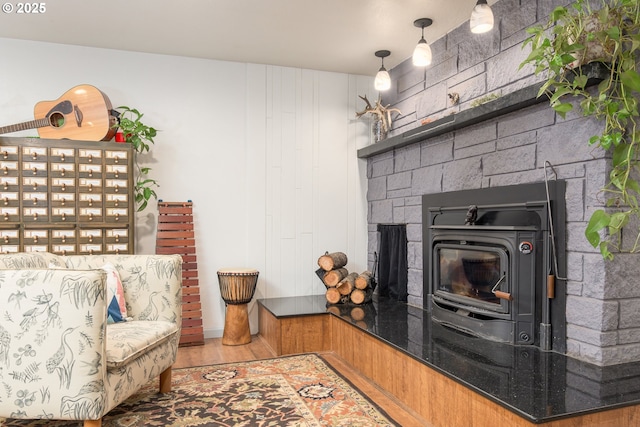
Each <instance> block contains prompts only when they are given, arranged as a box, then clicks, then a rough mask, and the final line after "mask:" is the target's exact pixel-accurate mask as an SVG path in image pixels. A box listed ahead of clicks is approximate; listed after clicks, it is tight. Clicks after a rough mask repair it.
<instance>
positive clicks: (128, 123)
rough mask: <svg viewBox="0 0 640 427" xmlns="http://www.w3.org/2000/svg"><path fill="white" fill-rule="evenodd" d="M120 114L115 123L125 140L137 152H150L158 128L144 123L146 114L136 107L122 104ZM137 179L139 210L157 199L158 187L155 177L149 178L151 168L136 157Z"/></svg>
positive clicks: (136, 192) (135, 185) (136, 198)
mask: <svg viewBox="0 0 640 427" xmlns="http://www.w3.org/2000/svg"><path fill="white" fill-rule="evenodd" d="M116 110H117V112H118V113H119V115H118V123H117V124H116V125H115V126H117V127H118V128H119V131H118V132H122V135H123V137H124V142H128V143H130V144H131V145H132V146H133V149H134V150H135V151H136V153H144V152H148V151H149V150H150V148H151V146H150V144H154V143H155V141H154V140H153V139H154V138H155V137H156V135H157V132H158V131H157V130H156V129H155V128H153V127H151V126H147V125H146V124H144V123H143V122H142V121H141V119H142V117H143V116H144V114H142V113H141V112H140V111H138V110H137V109H135V108H131V107H127V106H120V107H118V108H116ZM135 165H136V171H135V172H136V181H135V184H134V189H133V190H134V197H135V201H136V204H137V205H138V212H140V211H143V210H144V209H145V208H146V207H147V205H148V203H149V200H150V199H151V197H153V198H155V199H157V198H158V195H157V194H156V192H155V190H154V187H158V182H157V181H156V180H155V179H152V178H149V177H148V174H149V171H150V170H151V168H149V167H142V166H140V164H139V163H138V160H137V158H136V160H135Z"/></svg>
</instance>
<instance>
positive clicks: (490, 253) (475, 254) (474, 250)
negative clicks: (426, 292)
mask: <svg viewBox="0 0 640 427" xmlns="http://www.w3.org/2000/svg"><path fill="white" fill-rule="evenodd" d="M434 249H435V250H434V252H433V256H434V267H435V268H434V271H433V274H434V290H433V296H434V298H435V299H436V300H437V301H439V302H441V303H442V302H448V303H449V304H451V305H454V306H455V307H457V308H463V309H465V308H469V309H471V311H474V310H473V309H474V308H479V309H482V310H489V311H492V312H496V313H508V312H509V304H508V301H506V300H504V299H501V298H498V297H497V296H496V295H495V292H496V291H502V292H510V290H509V288H510V281H509V265H508V257H507V253H506V251H505V250H504V249H503V248H500V247H491V246H476V245H460V244H445V243H439V244H436V245H435V248H434Z"/></svg>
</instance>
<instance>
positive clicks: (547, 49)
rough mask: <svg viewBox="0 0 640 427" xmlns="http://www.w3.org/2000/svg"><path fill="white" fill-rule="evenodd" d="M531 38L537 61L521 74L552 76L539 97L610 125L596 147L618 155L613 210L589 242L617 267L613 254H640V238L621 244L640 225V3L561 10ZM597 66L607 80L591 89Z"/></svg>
mask: <svg viewBox="0 0 640 427" xmlns="http://www.w3.org/2000/svg"><path fill="white" fill-rule="evenodd" d="M528 32H529V33H530V34H532V37H531V38H529V39H527V40H526V41H525V42H524V44H523V47H525V46H528V45H530V46H531V54H530V55H529V56H528V58H527V59H526V60H525V61H524V62H523V63H522V64H521V65H520V67H521V68H522V67H523V66H525V65H527V64H532V65H534V67H535V73H536V74H542V73H546V79H545V80H544V82H543V85H542V87H541V89H540V91H539V93H538V96H542V95H545V94H546V95H547V96H548V97H549V102H550V105H551V107H552V108H553V109H554V110H555V111H556V112H557V113H558V114H559V115H560V116H561V117H563V118H564V117H565V115H566V113H568V112H569V111H571V110H572V108H573V104H572V103H571V102H570V101H571V100H572V99H574V98H572V97H577V98H578V99H579V100H580V107H581V109H582V112H583V114H584V115H585V116H593V117H596V118H598V119H601V120H603V121H604V130H603V131H602V134H600V135H595V136H593V137H591V138H590V139H589V141H588V143H589V144H591V145H594V146H599V147H601V148H603V149H604V150H606V151H609V153H610V154H609V156H608V157H609V158H610V160H611V171H610V173H609V182H608V183H607V185H606V186H605V188H603V189H602V191H603V193H604V194H605V195H606V200H605V206H606V208H607V209H598V210H596V211H595V212H593V214H592V216H591V218H590V220H589V223H588V225H587V228H586V230H585V236H586V237H587V240H588V241H589V243H591V245H593V247H595V248H599V250H600V252H601V254H602V256H603V257H604V258H605V259H612V258H613V251H628V252H638V251H639V250H640V230H636V231H635V235H636V238H635V241H634V242H633V243H632V244H630V245H628V246H627V245H625V247H624V248H622V247H621V246H620V245H621V239H620V237H621V235H622V231H623V229H624V228H625V227H627V226H630V225H631V224H632V223H633V221H632V219H635V220H636V223H637V221H638V220H640V205H639V203H638V197H639V196H640V182H639V174H638V172H639V168H638V166H639V163H638V161H639V154H640V113H639V110H638V95H639V94H640V75H639V74H638V72H637V59H638V58H637V55H638V48H639V47H640V2H638V1H637V0H602V7H601V8H600V9H592V8H591V6H590V3H589V1H588V0H577V1H576V2H575V3H574V4H572V5H571V6H569V7H558V8H556V9H555V10H554V11H553V12H552V13H551V15H550V17H549V20H548V22H547V23H546V24H545V25H540V26H535V27H532V28H530V29H528ZM594 61H595V62H596V63H597V64H599V65H598V66H599V67H601V68H602V69H603V70H604V72H603V73H601V75H600V76H599V78H601V79H602V80H601V81H600V83H599V84H598V85H597V86H589V83H590V77H591V74H590V67H588V66H587V64H588V63H594Z"/></svg>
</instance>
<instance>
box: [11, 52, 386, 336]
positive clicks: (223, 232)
mask: <svg viewBox="0 0 640 427" xmlns="http://www.w3.org/2000/svg"><path fill="white" fill-rule="evenodd" d="M0 51H1V52H3V62H2V65H3V66H2V67H1V68H0V117H2V120H1V123H0V125H8V124H13V123H18V122H22V121H26V120H31V119H32V111H33V105H34V104H35V103H36V102H37V101H39V100H43V99H48V100H50V99H56V98H57V97H59V96H60V95H62V94H63V93H64V92H65V91H66V90H68V89H69V88H71V87H72V86H75V85H77V84H92V85H95V86H96V87H98V88H100V89H101V90H103V91H104V92H105V93H106V94H107V95H108V96H109V97H110V98H111V101H112V102H113V104H114V106H118V105H123V104H124V105H130V106H133V107H137V108H139V109H140V110H141V111H143V112H144V113H145V119H146V121H147V122H148V123H149V124H151V125H154V126H155V127H157V128H159V129H161V133H160V134H159V136H158V137H157V138H156V144H155V146H154V147H153V152H152V154H151V155H147V156H143V157H142V160H143V162H144V163H145V164H146V165H148V166H150V167H152V173H151V175H152V177H154V178H156V179H157V180H158V181H159V182H160V184H161V187H160V188H159V189H158V194H159V195H160V198H162V199H163V200H166V201H183V200H187V199H191V200H193V202H194V220H195V224H196V242H197V243H196V244H197V249H198V262H199V279H200V286H201V292H202V296H201V298H202V304H203V312H204V313H203V321H204V326H205V334H206V336H208V337H211V336H220V335H221V334H222V329H223V326H224V304H223V303H222V301H221V299H220V294H219V289H218V281H217V276H216V271H217V270H218V269H219V268H222V267H233V266H247V267H252V268H256V269H258V270H260V280H259V283H258V289H257V292H256V297H257V298H270V297H281V296H294V295H310V294H318V293H321V292H323V290H324V287H323V286H322V284H321V283H320V282H319V281H318V279H317V278H316V276H315V274H314V270H315V269H316V268H317V264H316V261H317V258H318V256H320V255H321V254H322V253H324V251H325V250H328V251H338V250H339V251H344V252H346V253H347V254H348V255H349V258H350V263H349V265H348V266H347V267H348V268H349V269H350V270H353V271H360V270H364V269H365V268H366V267H367V266H366V256H367V250H366V248H367V242H366V239H367V232H366V228H367V218H366V217H367V208H366V186H367V182H366V170H365V169H366V162H365V161H363V160H358V159H357V156H356V150H357V148H361V147H362V146H364V145H366V144H368V143H369V142H370V141H369V138H370V136H369V131H368V129H369V123H368V121H366V120H356V119H355V111H356V110H359V109H362V105H361V103H362V101H360V100H359V99H358V95H359V94H360V95H362V94H365V93H366V94H368V96H369V99H374V96H375V95H374V94H372V93H371V92H372V88H371V86H372V79H371V78H370V77H363V76H351V75H345V74H337V73H327V72H320V71H313V70H302V69H292V68H283V67H275V66H265V65H257V64H243V63H231V62H221V61H211V60H202V59H193V58H184V57H175V56H163V55H150V54H141V53H134V52H124V51H116V50H105V49H92V48H82V47H77V46H66V45H55V44H49V43H37V42H26V41H19V40H10V39H0ZM34 134H35V132H34V131H30V132H22V133H19V134H12V135H11V136H21V135H34ZM6 136H9V135H6ZM156 222H157V216H156V210H155V206H152V207H151V208H150V209H147V210H146V211H145V212H144V213H142V214H140V215H139V216H138V218H137V226H136V233H137V245H136V250H137V252H138V253H153V252H154V247H155V225H156ZM250 312H251V321H252V322H251V323H252V332H255V331H256V330H257V316H256V314H257V308H256V304H255V300H254V302H252V303H251V304H250Z"/></svg>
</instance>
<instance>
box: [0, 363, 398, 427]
mask: <svg viewBox="0 0 640 427" xmlns="http://www.w3.org/2000/svg"><path fill="white" fill-rule="evenodd" d="M172 379H173V381H172V384H173V386H172V392H171V393H167V394H164V395H162V394H158V393H157V391H158V389H157V387H158V382H157V380H154V381H152V382H150V383H149V384H147V385H146V386H145V387H143V388H142V389H141V390H140V391H139V392H138V393H136V394H134V395H133V396H131V397H130V398H129V399H128V400H127V401H126V402H124V403H123V404H121V405H120V406H118V407H117V408H115V409H113V410H112V411H111V412H109V414H107V415H106V416H105V417H104V418H103V422H102V425H103V426H104V427H134V426H135V427H139V426H140V427H141V426H175V427H177V426H180V427H189V426H225V427H226V426H234V427H249V426H257V427H267V426H273V427H281V426H296V427H302V426H345V427H346V426H349V427H364V426H395V425H396V424H394V422H393V421H392V420H391V418H390V417H389V416H388V415H386V414H385V413H384V412H383V411H382V410H381V409H380V408H378V407H376V406H375V405H374V404H373V403H372V402H371V401H369V400H368V399H367V398H365V397H364V396H363V395H362V394H361V393H360V392H359V391H358V390H357V389H356V388H355V387H354V386H353V385H352V384H350V383H349V382H348V381H347V380H346V379H344V378H343V377H342V376H340V375H339V374H338V373H337V372H336V371H334V370H333V369H332V368H331V367H330V366H329V365H328V364H327V363H325V362H324V361H323V360H322V359H321V357H320V356H318V355H315V354H305V355H300V356H289V357H280V358H277V359H266V360H257V361H251V362H241V363H228V364H224V365H212V366H202V367H197V368H187V369H176V370H174V371H173V378H172ZM0 425H6V426H7V427H9V426H23V427H24V426H29V427H33V426H45V425H46V426H51V427H63V426H64V427H67V426H69V427H70V426H73V427H77V426H81V425H82V423H79V422H69V421H49V420H46V421H45V420H42V421H19V420H5V419H3V418H0Z"/></svg>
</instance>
